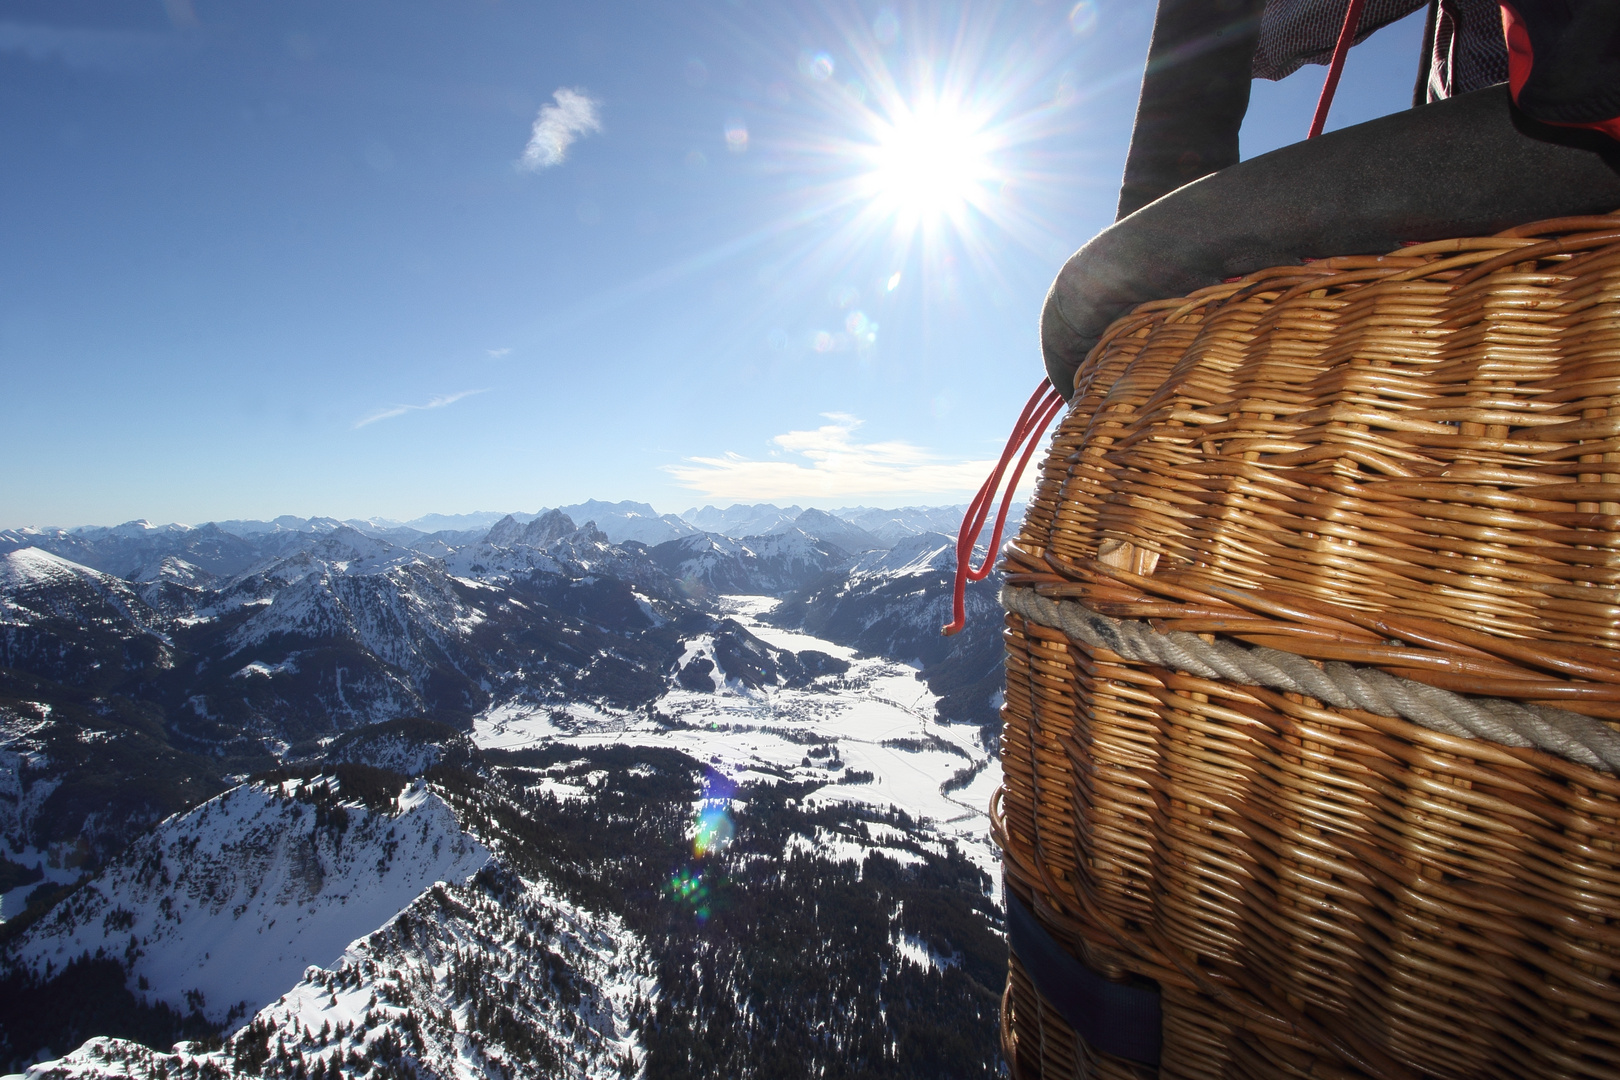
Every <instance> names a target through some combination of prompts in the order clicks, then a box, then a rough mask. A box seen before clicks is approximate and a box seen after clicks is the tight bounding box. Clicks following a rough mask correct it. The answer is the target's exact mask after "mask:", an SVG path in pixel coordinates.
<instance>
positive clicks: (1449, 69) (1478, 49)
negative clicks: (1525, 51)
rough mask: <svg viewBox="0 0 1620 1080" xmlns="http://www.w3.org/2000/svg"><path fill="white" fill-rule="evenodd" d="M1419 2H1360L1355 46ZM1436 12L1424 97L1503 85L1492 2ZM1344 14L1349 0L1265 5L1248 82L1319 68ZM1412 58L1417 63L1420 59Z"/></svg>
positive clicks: (1446, 2)
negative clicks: (1252, 72)
mask: <svg viewBox="0 0 1620 1080" xmlns="http://www.w3.org/2000/svg"><path fill="white" fill-rule="evenodd" d="M1425 3H1426V0H1367V6H1366V7H1364V8H1363V9H1362V12H1361V25H1360V27H1359V29H1358V31H1357V33H1356V43H1357V44H1360V43H1361V42H1362V41H1363V40H1365V39H1366V38H1367V37H1368V36H1369V35H1371V34H1372V33H1373V32H1374V31H1376V30H1379V29H1381V28H1382V27H1385V26H1388V25H1389V24H1390V23H1392V22H1395V21H1396V20H1397V19H1402V18H1405V17H1406V16H1407V15H1410V14H1411V13H1412V12H1414V11H1417V10H1418V9H1419V8H1422V7H1424V6H1425ZM1436 7H1437V10H1436V12H1435V35H1434V50H1433V55H1432V56H1431V57H1430V63H1429V76H1428V79H1427V80H1426V84H1427V88H1428V92H1427V94H1426V97H1427V99H1428V100H1429V101H1438V100H1440V99H1441V98H1447V97H1453V96H1455V95H1457V94H1466V93H1469V92H1470V91H1473V90H1479V89H1482V88H1484V87H1487V86H1492V85H1494V84H1496V83H1499V82H1503V81H1505V80H1506V79H1507V46H1506V44H1504V42H1503V40H1502V14H1501V9H1500V8H1499V7H1498V6H1497V3H1496V0H1439V3H1438V4H1437V5H1436ZM1348 8H1349V0H1267V3H1266V8H1265V11H1264V12H1263V13H1262V14H1261V16H1260V45H1259V47H1258V48H1256V49H1255V51H1254V77H1255V78H1257V79H1282V78H1286V77H1287V76H1289V75H1292V74H1293V73H1294V72H1296V71H1298V70H1299V69H1300V68H1301V67H1302V66H1303V65H1305V64H1326V63H1327V62H1328V61H1329V60H1330V59H1331V58H1332V56H1333V46H1334V44H1335V43H1336V42H1337V41H1338V40H1339V28H1340V27H1341V26H1343V25H1344V14H1345V11H1346V10H1347V9H1348ZM1418 60H1419V62H1420V63H1421V61H1422V58H1421V57H1420V58H1418Z"/></svg>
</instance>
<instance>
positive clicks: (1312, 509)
mask: <svg viewBox="0 0 1620 1080" xmlns="http://www.w3.org/2000/svg"><path fill="white" fill-rule="evenodd" d="M1060 389H1063V390H1065V391H1066V390H1067V389H1068V388H1067V387H1064V388H1060ZM1002 569H1003V571H1004V574H1005V584H1004V588H1003V592H1002V599H1003V605H1004V607H1005V608H1006V629H1005V639H1006V652H1007V656H1006V673H1007V686H1006V698H1005V705H1004V708H1003V716H1004V720H1005V727H1004V731H1003V735H1002V746H1001V754H1002V765H1003V771H1004V778H1005V779H1004V783H1003V787H1002V789H1001V791H1000V792H999V793H998V794H997V797H996V800H995V802H994V803H993V806H992V827H993V830H994V832H995V835H996V838H997V840H998V842H999V843H1000V844H1001V847H1002V849H1003V854H1004V866H1005V881H1006V889H1007V899H1008V937H1009V942H1010V944H1011V946H1012V953H1013V959H1012V963H1011V965H1010V972H1009V978H1008V983H1007V988H1006V994H1005V997H1004V1000H1003V1010H1002V1012H1003V1015H1002V1036H1003V1044H1004V1051H1005V1054H1006V1057H1007V1060H1008V1064H1009V1068H1010V1069H1011V1070H1012V1074H1013V1075H1014V1076H1015V1077H1019V1078H1033V1077H1107V1078H1114V1077H1150V1076H1157V1077H1162V1078H1166V1080H1168V1078H1178V1080H1179V1078H1200V1080H1202V1078H1210V1080H1213V1078H1217V1077H1221V1078H1225V1077H1242V1078H1255V1080H1261V1078H1267V1080H1269V1078H1275V1077H1314V1078H1343V1080H1348V1078H1352V1077H1380V1078H1383V1077H1388V1078H1407V1077H1414V1078H1415V1077H1443V1078H1458V1080H1460V1078H1465V1077H1467V1078H1471V1077H1502V1078H1510V1077H1512V1078H1517V1077H1529V1076H1535V1077H1555V1078H1576V1077H1581V1078H1591V1080H1599V1078H1609V1080H1612V1078H1614V1077H1616V1076H1620V734H1617V730H1620V216H1615V217H1596V218H1573V219H1563V220H1560V221H1553V222H1544V223H1541V224H1539V225H1531V226H1525V227H1521V228H1518V229H1514V230H1510V231H1509V232H1507V233H1503V234H1500V235H1498V236H1493V237H1481V238H1468V239H1459V240H1449V241H1444V242H1438V243H1429V244H1423V245H1420V246H1412V247H1407V248H1404V249H1402V250H1400V251H1398V252H1396V253H1394V254H1391V255H1388V256H1383V257H1354V258H1340V259H1329V260H1324V261H1319V262H1313V263H1308V264H1306V265H1303V266H1285V267H1277V268H1274V269H1270V270H1265V271H1261V272H1258V273H1255V274H1251V275H1248V276H1246V277H1244V278H1242V279H1239V280H1234V281H1231V282H1227V283H1224V284H1221V285H1218V286H1215V287H1212V288H1207V289H1204V290H1202V291H1200V292H1197V293H1194V294H1192V295H1190V296H1187V297H1183V298H1178V299H1168V300H1164V301H1159V302H1155V303H1150V304H1145V305H1143V306H1141V307H1139V308H1137V309H1136V310H1135V311H1134V312H1132V313H1130V314H1128V315H1126V316H1125V317H1123V318H1121V319H1119V320H1118V321H1117V322H1115V323H1114V325H1113V326H1112V327H1111V328H1110V329H1109V330H1108V332H1107V333H1106V334H1105V335H1104V337H1103V339H1102V340H1101V341H1100V343H1099V344H1098V345H1097V346H1096V347H1095V348H1094V349H1093V350H1092V351H1091V352H1090V354H1089V355H1088V357H1087V359H1086V361H1085V363H1084V364H1083V365H1082V366H1081V368H1080V370H1079V372H1078V373H1077V375H1076V379H1075V386H1074V393H1073V397H1072V398H1071V399H1070V409H1069V411H1068V412H1067V413H1066V414H1065V415H1064V416H1063V418H1062V422H1061V426H1060V428H1059V430H1058V432H1057V433H1056V435H1055V436H1054V437H1053V440H1052V443H1051V446H1050V450H1049V453H1048V454H1047V455H1046V458H1045V462H1044V465H1043V467H1042V474H1041V478H1040V480H1039V484H1038V488H1037V491H1036V494H1035V496H1034V498H1033V500H1032V502H1031V504H1030V507H1029V510H1028V512H1027V515H1026V518H1025V522H1024V525H1023V528H1022V531H1021V533H1020V535H1019V536H1018V538H1017V539H1016V540H1015V541H1014V542H1013V543H1012V544H1011V545H1009V547H1008V549H1007V551H1006V553H1005V558H1004V562H1003V566H1002Z"/></svg>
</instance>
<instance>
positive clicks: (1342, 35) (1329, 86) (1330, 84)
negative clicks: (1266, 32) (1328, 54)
mask: <svg viewBox="0 0 1620 1080" xmlns="http://www.w3.org/2000/svg"><path fill="white" fill-rule="evenodd" d="M1366 4H1367V0H1350V7H1349V8H1348V9H1347V10H1346V11H1345V13H1344V25H1343V26H1341V27H1340V28H1339V40H1338V42H1337V43H1336V44H1334V46H1333V59H1332V61H1330V62H1329V63H1328V73H1327V80H1326V81H1325V82H1323V83H1322V95H1321V96H1320V97H1318V98H1317V99H1316V115H1315V116H1312V117H1311V132H1310V134H1309V135H1306V136H1305V137H1306V138H1307V139H1314V138H1316V137H1317V136H1318V135H1320V134H1322V128H1323V127H1324V126H1325V125H1326V124H1327V114H1328V110H1329V109H1330V108H1332V107H1333V92H1334V91H1335V90H1337V89H1338V88H1339V76H1340V75H1342V74H1344V58H1345V57H1346V56H1348V55H1349V54H1350V46H1351V45H1353V44H1355V40H1356V30H1358V29H1359V28H1360V27H1361V9H1362V8H1363V7H1365V6H1366Z"/></svg>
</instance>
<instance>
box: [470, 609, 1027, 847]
mask: <svg viewBox="0 0 1620 1080" xmlns="http://www.w3.org/2000/svg"><path fill="white" fill-rule="evenodd" d="M777 603H778V601H777V600H776V599H775V598H774V597H768V596H725V597H721V598H720V600H719V605H718V606H719V608H720V610H721V611H722V612H724V613H725V614H727V615H729V616H730V617H731V618H733V619H735V620H736V621H737V622H738V623H739V624H740V625H742V626H743V627H745V628H746V629H747V630H748V631H749V632H750V633H752V634H754V635H755V636H757V637H758V638H759V639H760V640H762V641H764V642H766V643H767V644H769V645H772V646H774V647H776V648H778V649H783V650H785V651H788V652H791V653H796V654H802V653H805V652H815V653H822V654H825V655H829V656H832V657H834V658H835V659H837V660H839V661H842V662H844V663H845V664H847V665H848V669H847V670H846V671H844V672H842V673H840V674H829V675H823V676H821V677H819V678H817V679H816V680H815V681H814V682H812V683H810V684H809V685H807V686H802V687H762V688H754V687H750V686H748V685H746V684H744V683H742V682H740V681H739V680H736V679H728V678H727V677H726V675H725V672H724V669H723V668H722V667H720V666H715V667H713V668H712V670H711V671H709V672H707V673H706V674H707V677H709V678H710V679H712V680H713V682H714V689H713V690H712V691H707V692H705V691H696V690H689V689H686V688H684V687H681V686H678V685H677V686H674V687H672V688H671V689H670V690H669V691H668V692H666V693H665V694H664V695H662V696H661V697H659V698H658V699H657V700H656V702H655V703H654V705H653V714H652V717H651V718H649V716H648V714H647V713H646V712H645V711H629V710H626V711H623V712H614V711H608V710H604V709H601V708H597V707H592V706H590V705H583V704H581V705H563V706H560V707H534V706H525V705H522V704H505V705H499V706H496V707H493V708H491V709H489V710H487V711H485V712H484V713H482V714H480V715H479V716H478V717H477V718H476V719H475V721H474V725H473V739H474V741H475V742H476V743H477V744H478V745H480V746H485V747H491V748H497V749H504V750H513V749H521V748H523V747H526V746H533V745H536V744H538V743H542V742H551V741H555V742H560V743H565V744H569V745H578V746H601V745H630V746H661V747H668V748H671V749H675V750H679V751H682V752H683V753H686V754H689V755H691V756H692V757H693V758H694V759H695V760H698V761H702V762H706V763H708V764H709V765H711V766H712V767H713V768H715V769H716V770H718V771H720V772H722V773H724V774H725V775H727V776H728V777H730V778H731V779H732V780H733V781H735V782H747V781H751V780H752V781H765V782H771V781H773V780H777V779H787V780H791V781H795V782H811V783H820V784H822V785H825V786H822V787H820V788H819V789H818V790H817V791H816V793H815V794H814V795H813V796H811V797H810V803H811V805H814V804H815V803H817V802H823V801H833V802H850V803H864V804H868V805H871V806H874V807H877V808H880V809H886V808H890V807H894V808H898V809H901V810H903V811H905V812H906V813H907V814H909V815H910V816H911V817H913V818H915V819H917V821H918V823H919V826H920V827H921V830H922V831H924V832H926V833H928V834H931V835H933V836H936V837H938V838H939V839H942V840H947V839H948V840H951V841H954V842H956V843H957V844H959V845H960V846H961V849H962V851H963V853H964V854H966V855H967V856H968V857H969V858H970V859H972V860H973V861H974V862H975V863H976V864H978V865H979V866H980V867H981V868H983V869H984V871H985V872H986V873H987V874H993V873H994V872H995V866H996V861H997V856H996V854H995V852H994V850H993V848H992V845H991V842H990V834H989V828H988V823H987V817H986V813H987V809H986V808H987V807H988V806H989V802H990V795H991V793H993V792H994V791H995V789H996V788H997V787H998V786H1000V784H1001V766H1000V763H999V761H997V759H996V757H995V755H994V754H993V753H992V752H991V751H990V750H988V749H987V748H986V747H985V746H984V744H983V742H982V740H981V739H980V738H979V729H978V728H976V727H972V726H969V725H966V724H947V723H941V722H940V719H939V716H938V713H937V710H936V706H937V704H938V700H939V699H938V697H937V695H935V694H934V693H932V692H931V691H930V690H929V689H928V686H927V684H926V683H924V682H923V680H922V679H921V678H920V677H919V676H918V673H917V669H916V667H914V666H913V665H910V664H906V663H903V662H899V661H895V660H891V659H888V658H886V657H881V656H865V657H863V656H860V655H859V654H858V653H857V652H856V651H855V650H853V649H850V648H847V647H845V646H841V645H837V644H834V643H833V642H830V641H826V640H824V639H821V638H817V637H814V636H812V635H810V634H806V633H803V632H801V631H795V630H786V629H782V628H779V627H774V626H770V625H769V624H766V623H763V622H761V621H760V616H762V615H764V614H766V613H768V612H770V611H771V610H772V609H773V608H775V607H776V606H777ZM687 646H688V647H687V651H686V653H684V654H683V660H684V661H685V664H687V665H690V664H691V663H692V662H693V661H695V660H706V661H708V662H709V663H710V664H713V652H714V650H713V644H712V642H710V641H706V640H705V639H703V638H699V639H697V640H695V641H693V642H688V643H687Z"/></svg>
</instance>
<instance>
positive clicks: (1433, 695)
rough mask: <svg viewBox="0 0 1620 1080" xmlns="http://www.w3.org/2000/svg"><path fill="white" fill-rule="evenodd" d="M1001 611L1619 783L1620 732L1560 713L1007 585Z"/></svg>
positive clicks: (1122, 651)
mask: <svg viewBox="0 0 1620 1080" xmlns="http://www.w3.org/2000/svg"><path fill="white" fill-rule="evenodd" d="M1001 606H1002V607H1004V608H1006V609H1007V610H1008V611H1010V612H1013V613H1014V614H1017V615H1022V616H1023V617H1024V618H1026V619H1028V620H1030V621H1031V622H1035V623H1039V624H1040V625H1042V626H1045V627H1048V628H1049V629H1053V630H1061V631H1062V632H1063V633H1065V634H1068V635H1069V636H1070V637H1071V638H1075V639H1077V640H1079V641H1083V642H1085V643H1086V644H1087V645H1090V646H1092V647H1094V648H1095V647H1098V646H1100V647H1102V648H1106V649H1110V650H1112V651H1113V652H1115V653H1117V654H1118V655H1119V656H1121V657H1123V658H1125V659H1127V660H1136V661H1145V662H1149V663H1156V664H1162V665H1164V666H1165V667H1168V668H1174V669H1176V670H1179V671H1186V672H1190V673H1192V674H1194V675H1198V676H1200V677H1202V678H1206V679H1227V680H1229V681H1231V682H1235V683H1242V684H1244V685H1247V686H1264V687H1267V688H1269V689H1274V690H1283V691H1287V692H1290V693H1295V694H1304V695H1306V696H1308V697H1313V698H1316V699H1317V700H1318V701H1325V702H1327V703H1328V704H1330V705H1333V706H1335V707H1337V708H1341V709H1363V710H1365V711H1367V712H1370V713H1376V714H1377V715H1379V716H1389V717H1397V718H1400V719H1404V720H1407V721H1410V722H1411V723H1414V724H1417V725H1418V726H1419V727H1425V728H1428V729H1429V730H1431V731H1438V732H1441V733H1442V734H1445V735H1453V736H1456V737H1459V738H1464V739H1484V740H1486V741H1489V742H1494V743H1500V744H1502V745H1504V746H1519V747H1534V748H1535V749H1537V750H1544V751H1546V752H1547V753H1550V754H1556V755H1558V756H1559V757H1562V758H1566V759H1568V760H1570V761H1574V762H1577V763H1579V764H1581V765H1585V766H1588V767H1589V768H1593V769H1600V770H1602V771H1604V772H1608V773H1617V774H1620V733H1616V732H1615V731H1614V730H1613V729H1611V728H1609V727H1608V726H1607V725H1605V724H1603V723H1602V722H1600V721H1597V720H1593V719H1592V718H1590V717H1587V716H1581V715H1579V714H1578V713H1572V712H1566V711H1564V710H1563V709H1551V708H1547V707H1545V706H1540V705H1521V704H1519V703H1518V702H1514V701H1505V700H1503V699H1501V698H1469V697H1464V696H1462V695H1461V694H1454V693H1452V692H1451V691H1449V690H1442V689H1440V688H1439V687H1435V686H1429V685H1427V684H1425V683H1420V682H1415V681H1413V680H1411V679H1402V678H1399V677H1397V676H1394V675H1390V674H1388V673H1387V672H1383V671H1379V670H1378V669H1376V668H1365V667H1357V666H1355V665H1352V664H1346V663H1342V662H1338V661H1331V662H1329V663H1327V664H1325V665H1324V666H1322V667H1317V666H1316V664H1314V663H1312V662H1311V661H1309V660H1307V659H1305V658H1304V657H1302V656H1296V655H1294V654H1293V653H1287V652H1283V651H1281V650H1279V649H1271V648H1266V647H1265V646H1260V645H1257V646H1243V645H1239V644H1237V643H1235V642H1232V641H1225V640H1217V641H1215V642H1214V643H1211V642H1208V641H1205V640H1204V639H1203V638H1201V637H1199V636H1198V635H1197V634H1191V633H1186V632H1184V631H1172V632H1170V633H1160V632H1159V631H1157V630H1154V629H1153V628H1152V627H1151V626H1149V625H1148V624H1147V623H1145V622H1142V621H1141V620H1137V619H1113V618H1110V617H1108V616H1107V615H1103V614H1101V613H1099V612H1096V611H1093V610H1091V609H1090V608H1088V607H1086V606H1085V605H1084V604H1080V603H1077V602H1076V601H1073V600H1049V599H1047V598H1046V597H1044V596H1041V595H1040V594H1039V593H1037V592H1036V591H1035V590H1034V589H1030V588H1020V587H1016V586H1012V585H1007V586H1003V587H1002V590H1001Z"/></svg>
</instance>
